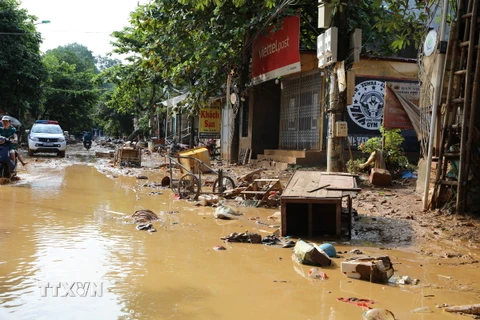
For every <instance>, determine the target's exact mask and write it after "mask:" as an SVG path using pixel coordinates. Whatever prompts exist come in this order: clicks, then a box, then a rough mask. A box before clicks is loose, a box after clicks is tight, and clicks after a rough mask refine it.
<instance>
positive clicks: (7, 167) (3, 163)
mask: <svg viewBox="0 0 480 320" xmlns="http://www.w3.org/2000/svg"><path fill="white" fill-rule="evenodd" d="M11 144H12V142H11V141H10V140H9V139H8V138H5V137H3V136H0V177H2V178H7V179H12V178H13V177H14V176H15V175H16V174H17V173H16V171H15V169H16V167H17V158H15V162H14V161H12V160H11V159H10V145H11Z"/></svg>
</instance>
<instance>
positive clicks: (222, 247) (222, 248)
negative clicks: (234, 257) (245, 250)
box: [213, 246, 227, 251]
mask: <svg viewBox="0 0 480 320" xmlns="http://www.w3.org/2000/svg"><path fill="white" fill-rule="evenodd" d="M213 250H216V251H221V250H227V248H225V247H224V246H215V247H213Z"/></svg>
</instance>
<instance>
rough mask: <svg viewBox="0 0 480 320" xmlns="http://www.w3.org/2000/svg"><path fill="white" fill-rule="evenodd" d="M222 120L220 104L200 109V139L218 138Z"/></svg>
mask: <svg viewBox="0 0 480 320" xmlns="http://www.w3.org/2000/svg"><path fill="white" fill-rule="evenodd" d="M221 120H222V109H221V108H220V105H212V106H210V107H209V108H201V109H200V124H199V127H200V130H199V137H200V138H201V139H204V138H208V139H219V138H220V127H221V122H222V121H221Z"/></svg>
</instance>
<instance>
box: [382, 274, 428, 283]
mask: <svg viewBox="0 0 480 320" xmlns="http://www.w3.org/2000/svg"><path fill="white" fill-rule="evenodd" d="M388 282H389V283H394V284H413V285H417V284H418V283H419V282H420V280H418V279H412V278H410V277H409V276H396V275H393V276H392V277H390V279H388Z"/></svg>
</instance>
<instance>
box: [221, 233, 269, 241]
mask: <svg viewBox="0 0 480 320" xmlns="http://www.w3.org/2000/svg"><path fill="white" fill-rule="evenodd" d="M220 239H222V240H226V241H227V242H250V243H262V236H261V235H259V234H256V233H250V232H248V231H246V232H242V233H237V232H233V233H231V234H229V235H228V236H225V237H222V238H220Z"/></svg>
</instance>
